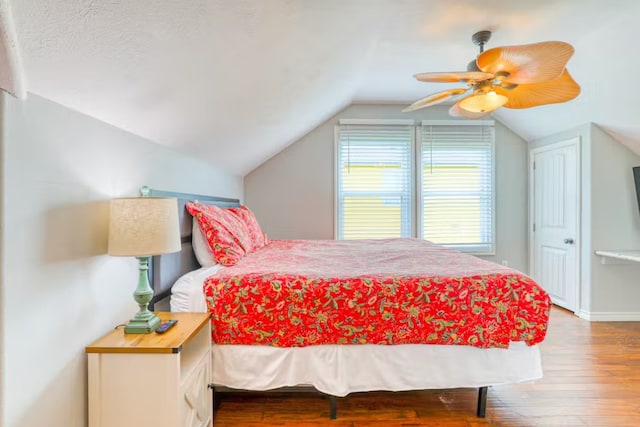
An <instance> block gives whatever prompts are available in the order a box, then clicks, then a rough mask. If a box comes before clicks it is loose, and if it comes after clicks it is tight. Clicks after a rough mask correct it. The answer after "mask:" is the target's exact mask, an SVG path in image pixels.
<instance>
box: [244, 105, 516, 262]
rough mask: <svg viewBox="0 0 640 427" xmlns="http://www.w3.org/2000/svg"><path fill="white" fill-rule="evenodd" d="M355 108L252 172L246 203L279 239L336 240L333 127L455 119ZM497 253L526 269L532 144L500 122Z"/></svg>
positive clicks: (442, 113)
mask: <svg viewBox="0 0 640 427" xmlns="http://www.w3.org/2000/svg"><path fill="white" fill-rule="evenodd" d="M402 108H403V106H400V105H352V106H349V107H347V108H345V109H344V110H342V111H340V112H339V113H338V114H336V115H335V116H333V117H332V118H330V119H329V120H327V121H326V122H324V123H323V124H321V125H320V126H318V127H317V128H316V129H314V130H313V131H311V132H310V133H308V134H307V135H305V136H304V137H302V138H301V139H300V140H299V141H297V142H296V143H294V144H292V145H290V146H289V147H287V148H286V149H285V150H283V151H281V152H280V153H279V154H277V155H276V156H274V157H272V158H271V159H269V160H268V161H266V162H265V163H263V164H262V165H260V166H259V167H258V168H256V169H254V170H253V171H251V172H250V173H249V174H248V175H247V176H245V180H244V185H245V187H244V193H245V202H246V204H247V205H248V206H249V207H250V208H251V209H252V210H254V212H255V214H256V216H257V218H258V220H259V221H260V225H261V226H262V227H264V229H265V230H266V231H267V234H269V236H271V237H273V238H276V239H333V238H334V128H335V126H336V125H337V124H338V120H339V119H341V118H348V119H365V118H366V119H414V120H428V119H435V120H440V119H445V120H446V119H451V118H450V117H449V115H448V113H447V108H446V107H438V106H436V107H431V108H427V109H423V110H419V111H415V112H412V113H402V112H401V110H402ZM496 223H497V227H496V239H497V240H496V255H495V256H493V257H485V258H487V259H491V260H495V261H501V260H508V261H509V265H510V266H512V267H513V268H516V269H518V270H521V271H527V268H528V262H527V145H526V142H525V141H524V140H523V139H522V138H520V137H519V136H517V135H516V134H514V133H513V132H511V131H510V130H509V129H508V128H507V127H505V126H503V125H502V124H501V123H500V122H497V121H496Z"/></svg>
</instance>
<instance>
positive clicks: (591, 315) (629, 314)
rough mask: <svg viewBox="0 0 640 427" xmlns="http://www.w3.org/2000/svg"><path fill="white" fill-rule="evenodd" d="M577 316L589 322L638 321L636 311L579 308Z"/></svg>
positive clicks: (638, 316)
mask: <svg viewBox="0 0 640 427" xmlns="http://www.w3.org/2000/svg"><path fill="white" fill-rule="evenodd" d="M578 316H579V317H580V318H581V319H585V320H588V321H590V322H638V321H640V312H637V311H586V310H580V311H579V312H578Z"/></svg>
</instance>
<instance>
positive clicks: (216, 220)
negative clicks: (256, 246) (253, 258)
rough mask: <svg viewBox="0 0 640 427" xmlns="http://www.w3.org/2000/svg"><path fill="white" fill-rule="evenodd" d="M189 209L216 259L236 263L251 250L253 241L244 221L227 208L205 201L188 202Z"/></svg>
mask: <svg viewBox="0 0 640 427" xmlns="http://www.w3.org/2000/svg"><path fill="white" fill-rule="evenodd" d="M187 210H188V211H189V213H190V214H191V215H193V217H194V218H196V219H197V220H198V224H199V225H200V229H201V230H202V232H203V233H204V235H205V236H206V238H207V242H208V243H209V247H210V248H211V252H213V256H214V257H215V259H216V261H217V262H218V263H220V264H222V265H225V266H230V265H234V264H236V263H237V262H238V261H240V259H241V258H242V257H243V256H244V255H245V254H246V253H247V252H249V251H251V247H252V241H251V237H250V236H249V231H248V229H247V226H246V225H245V224H244V221H242V220H240V218H238V217H237V216H236V215H234V214H232V213H231V212H229V211H228V210H226V209H222V208H219V207H217V206H211V205H205V204H203V203H198V202H195V203H187Z"/></svg>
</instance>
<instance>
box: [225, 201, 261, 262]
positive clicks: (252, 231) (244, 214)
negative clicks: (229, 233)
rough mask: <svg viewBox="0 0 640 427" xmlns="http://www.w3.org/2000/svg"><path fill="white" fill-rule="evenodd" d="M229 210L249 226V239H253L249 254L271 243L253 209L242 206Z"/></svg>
mask: <svg viewBox="0 0 640 427" xmlns="http://www.w3.org/2000/svg"><path fill="white" fill-rule="evenodd" d="M228 210H229V211H230V212H232V213H233V214H235V215H237V216H238V218H240V219H241V220H242V221H243V222H244V224H245V225H246V226H247V230H248V232H249V237H250V238H251V249H250V250H249V251H247V252H252V251H255V250H256V249H260V248H262V247H264V246H265V245H266V244H267V243H269V239H267V235H266V234H265V232H264V231H262V228H260V224H258V220H257V219H256V216H255V215H254V214H253V212H251V209H249V208H248V207H246V206H240V207H239V208H229V209H228Z"/></svg>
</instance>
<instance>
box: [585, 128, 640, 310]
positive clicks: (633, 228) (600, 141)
mask: <svg viewBox="0 0 640 427" xmlns="http://www.w3.org/2000/svg"><path fill="white" fill-rule="evenodd" d="M633 166H640V156H638V155H637V154H635V153H633V152H631V151H630V150H629V149H628V148H626V147H625V146H624V145H622V144H620V143H619V142H617V141H616V140H614V139H613V138H611V137H610V136H609V135H608V134H607V133H605V132H604V131H603V130H602V129H600V128H599V127H598V126H596V125H592V126H591V233H592V237H591V240H592V245H593V250H594V251H596V250H617V249H623V250H624V249H632V250H639V249H640V213H639V211H638V203H637V200H636V193H635V184H634V181H633V172H632V167H633ZM585 261H587V262H590V263H591V307H590V312H591V316H592V317H594V318H596V319H597V318H602V319H606V318H607V317H609V316H610V313H627V314H628V315H629V316H632V317H633V318H634V319H635V320H640V286H639V283H640V264H630V265H611V264H608V265H603V264H602V263H601V262H600V261H601V259H600V257H598V256H597V255H595V254H594V253H593V251H592V252H591V254H590V257H589V258H587V259H586V260H585ZM611 316H613V317H612V319H613V318H615V316H616V315H613V314H612V315H611ZM621 317H623V316H622V315H621Z"/></svg>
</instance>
